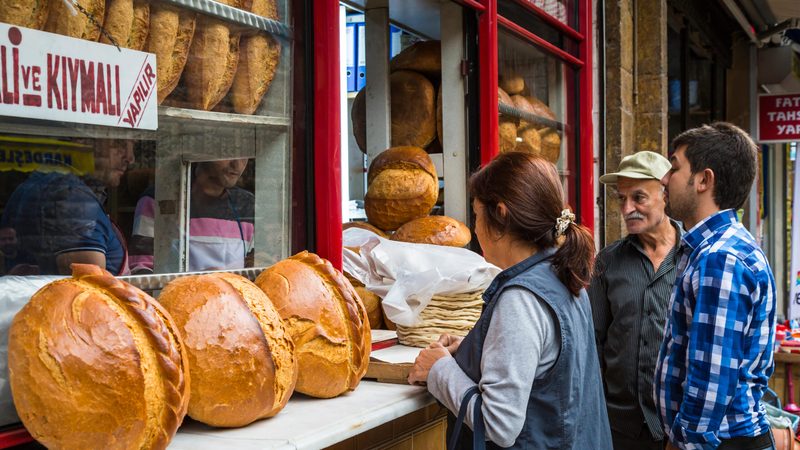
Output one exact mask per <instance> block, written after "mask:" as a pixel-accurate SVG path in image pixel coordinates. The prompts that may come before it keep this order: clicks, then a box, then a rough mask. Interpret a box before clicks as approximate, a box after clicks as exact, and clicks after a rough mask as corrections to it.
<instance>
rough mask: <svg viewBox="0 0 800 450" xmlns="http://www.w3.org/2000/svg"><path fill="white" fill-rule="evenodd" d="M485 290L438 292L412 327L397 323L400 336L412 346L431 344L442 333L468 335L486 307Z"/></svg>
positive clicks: (403, 342)
mask: <svg viewBox="0 0 800 450" xmlns="http://www.w3.org/2000/svg"><path fill="white" fill-rule="evenodd" d="M482 295H483V291H475V292H467V293H463V294H451V295H447V296H444V295H434V296H433V297H431V301H430V303H428V306H426V307H425V309H423V310H422V312H421V313H420V315H419V319H420V321H419V323H418V324H417V325H415V326H412V327H406V326H402V325H399V324H398V325H397V339H398V341H399V342H400V343H401V344H403V345H408V346H410V347H427V346H428V344H430V343H431V342H436V341H437V340H438V339H439V336H441V335H442V334H445V333H447V334H450V335H453V336H466V335H467V333H468V332H469V330H471V329H472V327H473V326H474V325H475V322H477V321H478V318H479V317H480V315H481V310H482V308H483V298H482V297H481V296H482Z"/></svg>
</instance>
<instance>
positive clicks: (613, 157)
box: [600, 0, 635, 244]
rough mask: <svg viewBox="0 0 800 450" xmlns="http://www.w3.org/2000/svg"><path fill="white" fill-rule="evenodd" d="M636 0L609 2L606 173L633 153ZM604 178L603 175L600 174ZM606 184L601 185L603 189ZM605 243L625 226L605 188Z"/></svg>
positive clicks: (617, 203)
mask: <svg viewBox="0 0 800 450" xmlns="http://www.w3.org/2000/svg"><path fill="white" fill-rule="evenodd" d="M633 8H634V1H633V0H609V1H607V2H606V8H605V21H606V42H605V46H606V97H605V101H606V148H605V166H606V171H608V172H613V171H615V170H616V169H617V167H618V166H619V162H620V160H621V159H622V158H623V157H624V156H626V155H629V154H630V153H632V152H633V147H634V125H635V124H634V104H633V60H634V58H633V55H634V51H633V50H634V49H633V41H634V39H633ZM601 175H602V174H601ZM603 187H604V185H600V189H603ZM605 198H606V208H605V212H604V214H605V230H604V232H605V242H606V244H610V243H612V242H614V241H615V240H617V239H619V238H620V237H621V236H622V234H623V231H624V228H625V225H624V223H623V221H622V219H621V217H620V213H619V202H618V201H617V197H616V195H615V193H614V192H613V190H611V189H606V194H605Z"/></svg>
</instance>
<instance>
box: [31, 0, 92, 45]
mask: <svg viewBox="0 0 800 450" xmlns="http://www.w3.org/2000/svg"><path fill="white" fill-rule="evenodd" d="M77 2H78V4H79V5H81V7H82V8H83V9H84V10H85V11H86V12H87V13H88V14H90V15H91V16H92V17H94V19H95V22H96V23H95V22H92V21H91V20H89V17H88V16H87V15H86V14H84V13H82V12H78V14H73V13H72V11H71V9H70V7H69V6H67V4H66V3H65V2H64V1H63V0H60V1H56V0H50V8H49V12H48V14H47V23H46V24H45V26H44V31H49V32H50V33H57V34H60V35H63V36H70V37H74V38H79V39H86V40H87V41H96V40H97V38H98V37H99V36H100V27H101V26H103V19H104V18H105V15H106V0H77ZM73 8H74V6H73Z"/></svg>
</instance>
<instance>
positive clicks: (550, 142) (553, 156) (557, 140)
mask: <svg viewBox="0 0 800 450" xmlns="http://www.w3.org/2000/svg"><path fill="white" fill-rule="evenodd" d="M539 136H540V137H541V142H542V157H543V158H544V159H546V160H548V161H550V162H551V163H553V164H555V163H557V162H558V158H559V157H560V156H561V136H560V135H559V134H558V131H556V130H554V129H553V128H542V129H541V130H539Z"/></svg>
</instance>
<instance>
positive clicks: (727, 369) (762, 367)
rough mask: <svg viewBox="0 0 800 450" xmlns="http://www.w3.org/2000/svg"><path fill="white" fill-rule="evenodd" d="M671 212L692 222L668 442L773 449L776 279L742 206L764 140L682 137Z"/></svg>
mask: <svg viewBox="0 0 800 450" xmlns="http://www.w3.org/2000/svg"><path fill="white" fill-rule="evenodd" d="M673 148H674V153H673V154H672V156H671V157H670V162H671V163H672V168H671V170H670V171H669V172H668V173H667V175H665V176H664V178H663V179H662V183H663V184H664V186H666V188H667V194H668V204H667V210H668V212H669V214H670V215H671V216H672V217H673V218H674V219H677V220H680V221H682V222H683V224H684V227H685V229H686V230H687V231H686V233H685V234H684V235H683V237H682V239H681V247H680V255H681V256H680V260H679V263H678V269H677V270H678V274H679V275H678V278H677V280H676V282H675V287H674V290H673V292H672V298H671V301H670V305H671V306H670V313H669V314H670V315H669V320H668V322H667V327H666V330H665V333H664V341H663V342H662V344H661V350H660V353H659V358H658V364H657V366H656V374H655V400H656V406H657V408H658V409H659V411H660V414H661V420H662V423H663V426H664V431H665V433H666V434H667V436H668V438H669V444H668V445H667V448H668V449H670V448H680V449H721V450H730V449H743V450H762V449H771V448H773V442H772V437H771V434H770V428H769V424H768V423H767V419H766V414H765V411H764V407H763V405H762V404H761V401H760V400H761V396H762V395H763V393H764V389H765V388H766V387H767V381H768V380H769V377H770V375H771V374H772V370H773V359H772V352H773V344H774V341H775V331H774V329H775V280H774V278H773V276H772V271H771V269H770V267H769V264H768V263H767V259H766V257H765V256H764V253H763V252H762V251H761V248H759V246H758V244H757V243H756V242H755V240H754V239H753V236H752V235H750V233H749V232H748V231H747V230H746V229H745V228H744V227H743V226H742V225H741V224H740V223H739V222H738V220H737V217H736V209H738V208H740V207H741V206H742V204H743V203H744V201H745V199H746V198H747V195H748V192H749V191H750V187H751V185H752V183H753V179H754V178H755V173H756V168H757V163H756V151H757V148H756V145H755V143H754V142H753V141H752V139H750V137H749V136H748V135H747V134H746V133H745V132H744V131H742V130H741V129H739V128H737V127H735V126H734V125H731V124H728V123H722V122H718V123H714V124H711V125H704V126H702V127H699V128H695V129H691V130H688V131H686V132H684V133H683V134H681V135H679V136H678V137H677V138H675V140H674V141H673Z"/></svg>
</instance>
